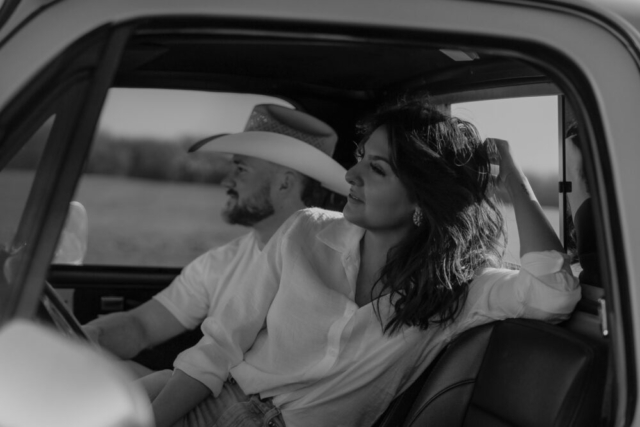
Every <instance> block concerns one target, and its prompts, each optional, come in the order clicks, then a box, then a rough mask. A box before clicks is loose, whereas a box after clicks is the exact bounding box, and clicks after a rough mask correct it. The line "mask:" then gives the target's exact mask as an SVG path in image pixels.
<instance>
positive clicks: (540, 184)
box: [451, 96, 560, 263]
mask: <svg viewBox="0 0 640 427" xmlns="http://www.w3.org/2000/svg"><path fill="white" fill-rule="evenodd" d="M451 114H452V115H454V116H457V117H460V118H463V119H466V120H468V121H470V122H472V123H473V124H474V125H476V127H477V128H478V130H479V132H480V134H481V136H482V137H483V138H488V137H493V138H500V139H506V140H507V141H509V143H510V146H511V148H512V149H513V152H514V156H515V158H516V160H517V161H518V162H519V164H520V165H521V166H522V169H523V170H524V172H525V174H526V175H527V178H528V179H529V182H530V183H531V186H532V188H533V190H534V192H535V194H536V197H537V198H538V201H539V202H540V204H541V205H542V208H543V210H544V212H545V214H546V215H547V218H548V219H549V221H550V222H551V225H552V226H553V227H554V229H555V230H556V233H557V232H558V230H559V225H560V215H559V210H558V200H559V198H558V181H559V174H558V169H559V168H558V146H559V145H558V98H557V96H541V97H528V98H515V99H500V100H490V101H479V102H467V103H459V104H453V105H452V106H451ZM501 199H502V200H503V201H504V210H503V212H504V215H505V221H506V223H507V229H508V236H509V239H508V242H509V243H508V246H507V248H506V253H505V261H508V262H513V263H519V259H520V239H519V238H518V228H517V226H516V221H515V215H514V213H513V209H512V208H511V206H510V205H509V201H508V198H507V197H506V196H505V195H502V197H501Z"/></svg>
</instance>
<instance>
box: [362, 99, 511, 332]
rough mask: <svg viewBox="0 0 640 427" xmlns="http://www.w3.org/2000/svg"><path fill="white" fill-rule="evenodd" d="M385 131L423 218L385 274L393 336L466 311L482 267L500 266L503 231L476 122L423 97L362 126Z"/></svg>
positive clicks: (488, 153) (487, 146)
mask: <svg viewBox="0 0 640 427" xmlns="http://www.w3.org/2000/svg"><path fill="white" fill-rule="evenodd" d="M380 126H385V127H386V130H387V134H388V137H389V153H390V162H391V167H392V168H393V170H394V172H395V174H396V175H397V176H398V178H399V179H400V181H401V182H402V184H403V185H404V187H405V188H406V189H407V190H408V193H409V196H410V197H411V199H412V201H413V202H415V203H417V205H418V206H419V207H420V209H421V211H422V217H423V219H422V222H421V224H420V225H419V226H416V227H415V230H414V231H413V232H411V233H408V235H407V236H406V237H405V238H404V239H403V240H402V241H401V242H400V243H399V244H398V245H396V246H395V247H394V248H392V249H391V250H390V251H389V253H388V254H387V262H386V264H385V266H384V267H383V268H382V270H381V273H380V277H379V279H378V280H379V281H381V282H382V290H381V293H380V295H384V294H387V293H388V294H389V296H390V298H391V301H392V304H393V308H394V310H393V314H392V316H391V318H390V319H389V320H388V322H387V323H386V325H384V323H383V327H384V330H385V333H395V332H397V331H399V330H400V329H402V327H403V326H405V325H406V326H417V327H419V328H421V329H427V328H428V327H429V326H430V325H432V324H439V325H446V324H448V323H450V322H453V321H454V320H455V318H456V317H457V315H458V314H459V312H460V310H461V309H462V306H463V305H464V302H465V301H466V298H467V295H468V290H469V284H470V282H471V281H472V280H473V278H474V275H475V274H476V272H477V270H478V269H479V268H481V267H485V266H494V267H497V266H499V265H500V264H501V259H502V255H503V253H504V246H505V245H506V232H505V229H504V220H503V217H502V214H501V213H500V210H499V208H498V206H497V204H496V201H495V198H494V196H493V183H494V181H495V179H493V178H492V176H491V159H493V158H495V157H496V155H497V154H496V153H497V151H496V148H495V146H494V145H493V144H492V143H490V142H486V143H485V142H482V141H481V139H480V136H479V134H478V131H477V130H476V128H475V127H474V126H473V125H472V124H471V123H469V122H466V121H464V120H460V119H457V118H455V117H451V116H449V115H447V114H445V113H443V112H441V111H439V110H438V109H437V108H435V107H433V106H431V105H430V104H429V103H428V102H427V101H426V98H425V97H420V98H413V99H406V98H405V99H402V100H401V101H399V102H397V103H395V104H394V105H391V106H387V107H384V108H382V109H381V110H380V111H378V112H377V113H375V114H374V115H373V116H371V117H370V118H368V119H366V120H365V121H363V122H361V123H360V124H359V130H360V132H361V133H362V134H363V137H364V139H363V140H366V139H367V138H368V137H369V136H370V135H371V133H372V132H373V131H374V130H375V129H377V128H378V127H380ZM372 297H374V295H372ZM379 301H380V300H379V299H378V303H379ZM375 308H376V314H377V315H378V318H379V319H380V320H381V322H382V319H381V316H380V310H379V306H377V305H376V307H375Z"/></svg>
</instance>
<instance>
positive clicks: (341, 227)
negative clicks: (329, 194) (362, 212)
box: [316, 217, 364, 253]
mask: <svg viewBox="0 0 640 427" xmlns="http://www.w3.org/2000/svg"><path fill="white" fill-rule="evenodd" d="M362 236H364V228H361V227H358V226H357V225H355V224H352V223H350V222H349V221H347V220H346V219H344V217H342V218H340V219H338V220H337V221H331V223H329V225H327V226H326V227H324V228H323V229H322V230H320V232H319V233H318V234H317V235H316V238H317V239H318V240H320V241H321V242H322V243H324V244H325V245H327V246H329V247H330V248H331V249H333V250H336V251H338V252H340V253H345V252H352V251H354V250H356V251H358V252H359V251H360V246H359V245H360V240H361V239H362Z"/></svg>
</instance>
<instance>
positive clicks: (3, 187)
mask: <svg viewBox="0 0 640 427" xmlns="http://www.w3.org/2000/svg"><path fill="white" fill-rule="evenodd" d="M54 120H55V116H51V117H50V118H49V120H47V121H45V122H44V124H42V126H40V128H39V129H38V130H37V131H36V132H35V133H34V134H33V136H32V137H31V138H30V139H29V141H28V142H27V143H26V144H24V145H23V146H22V147H21V148H20V150H19V151H17V152H16V153H15V155H13V156H12V157H11V158H10V159H9V160H8V162H7V164H6V166H4V168H2V170H0V206H1V208H0V215H1V218H2V219H1V220H0V245H1V247H2V248H3V249H4V250H6V251H7V252H9V253H15V252H17V251H18V250H19V249H20V243H18V242H14V237H15V235H16V232H17V231H18V227H19V225H20V220H21V218H22V214H23V211H24V209H25V207H26V205H27V200H28V198H29V192H30V190H31V187H32V185H33V182H34V180H35V175H36V170H37V168H38V164H39V163H40V159H41V158H42V153H43V151H44V148H45V146H46V143H47V139H48V138H49V133H50V131H51V127H52V125H53V122H54Z"/></svg>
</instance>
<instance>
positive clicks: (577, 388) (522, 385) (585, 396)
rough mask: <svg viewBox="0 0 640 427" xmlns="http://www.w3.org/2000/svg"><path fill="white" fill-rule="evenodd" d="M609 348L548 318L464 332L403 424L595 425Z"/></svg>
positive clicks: (414, 426) (449, 426) (486, 426)
mask: <svg viewBox="0 0 640 427" xmlns="http://www.w3.org/2000/svg"><path fill="white" fill-rule="evenodd" d="M606 359H607V352H606V345H605V344H604V343H602V342H598V341H596V340H592V339H590V338H587V337H585V336H582V335H579V334H576V333H574V332H570V331H567V330H565V329H563V328H561V327H558V326H553V325H549V324H547V323H543V322H539V321H533V320H522V319H511V320H505V321H501V322H494V323H490V324H487V325H483V326H480V327H477V328H474V329H471V330H469V331H466V332H465V333H463V334H461V336H460V337H458V338H457V339H456V340H455V341H454V342H453V343H452V344H451V345H450V346H449V347H448V348H447V349H446V350H445V352H444V353H443V355H442V356H441V357H440V359H439V360H438V361H437V363H436V364H435V365H434V366H433V368H432V371H431V372H430V373H429V374H428V376H427V377H426V379H425V381H424V384H423V385H422V387H421V390H420V392H419V394H418V395H417V397H416V399H415V401H414V402H413V405H412V407H411V410H410V411H409V412H408V414H407V413H406V412H405V413H404V414H397V415H398V416H400V415H406V417H403V418H405V419H404V423H402V421H400V420H398V419H395V420H393V419H390V418H386V419H385V423H384V424H381V425H385V426H391V425H404V426H407V427H409V426H411V427H417V426H429V427H445V426H446V427H454V426H464V427H475V426H483V427H492V426H496V427H506V426H518V427H529V426H531V427H537V426H563V427H565V426H581V427H583V426H586V427H588V426H593V425H597V424H598V423H599V421H600V409H601V402H602V393H603V389H604V380H605V377H606V372H607V369H606V368H607V361H606Z"/></svg>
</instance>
